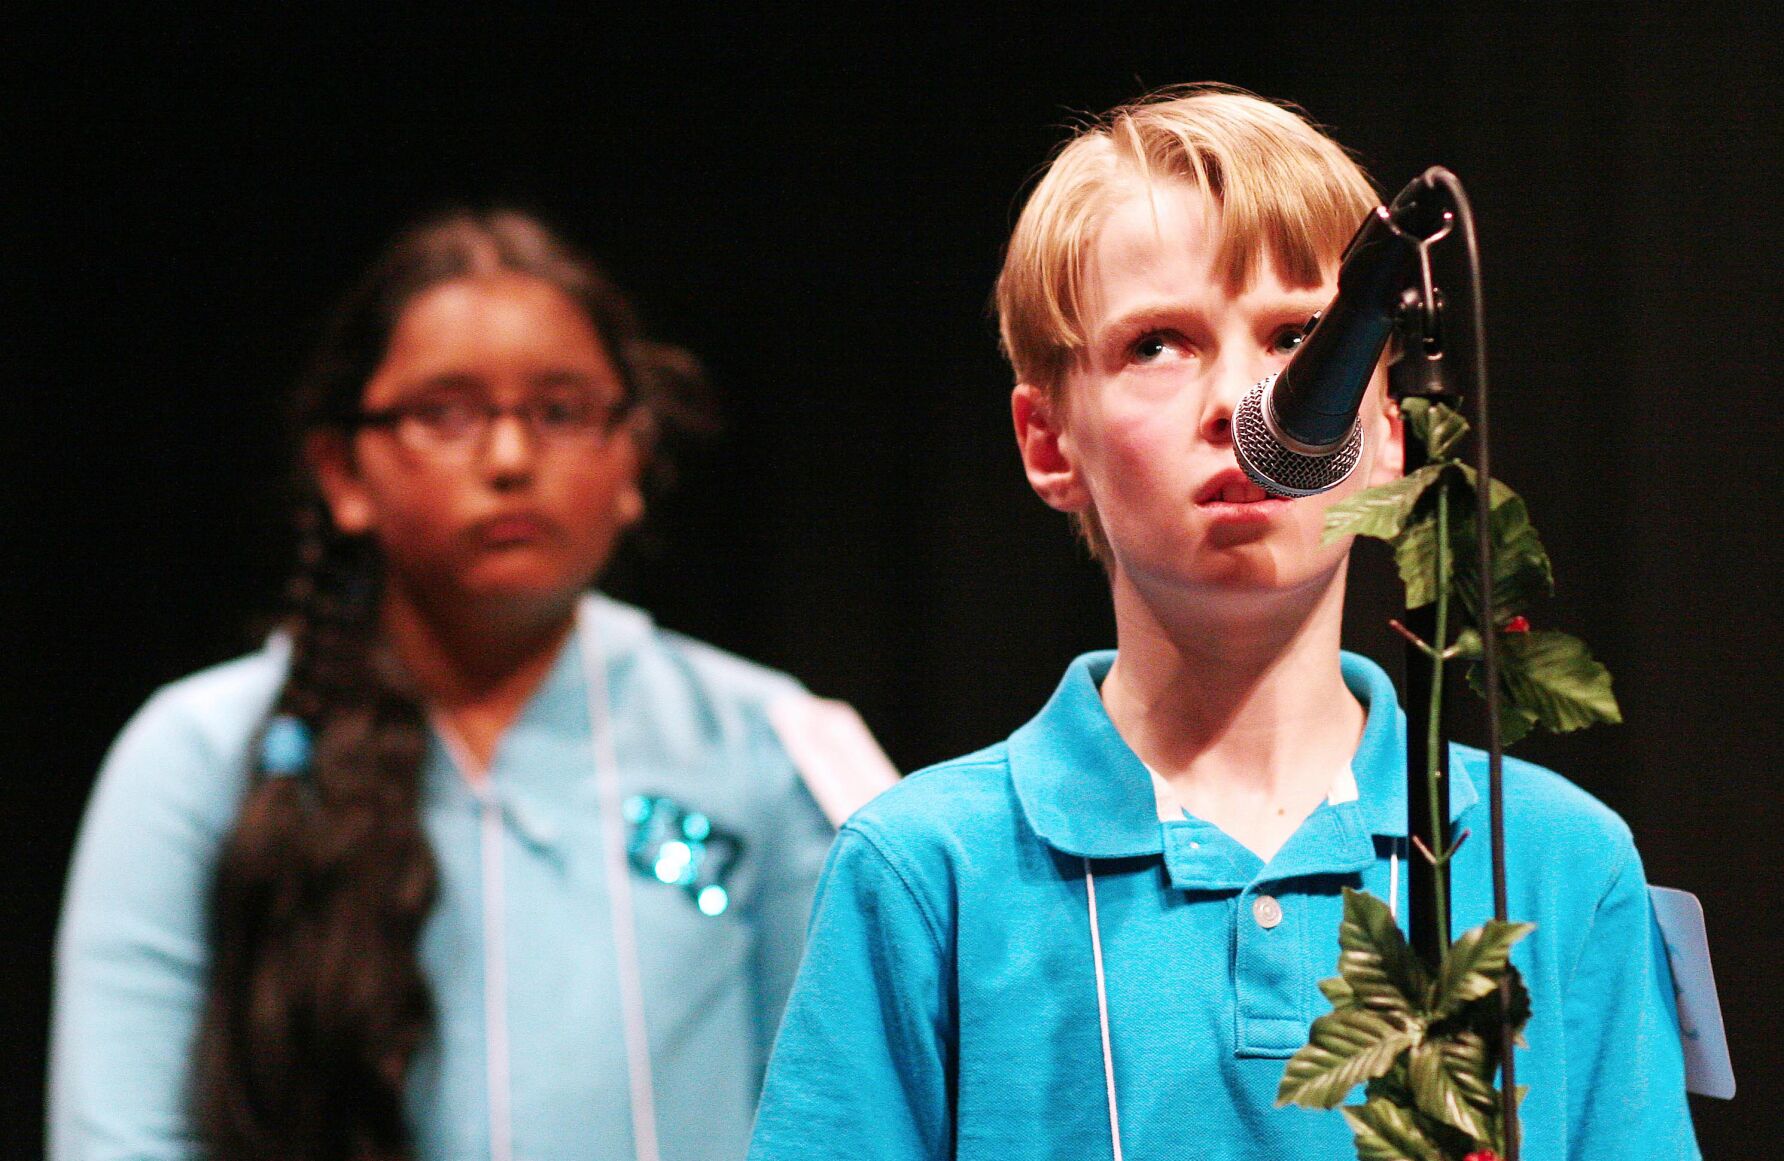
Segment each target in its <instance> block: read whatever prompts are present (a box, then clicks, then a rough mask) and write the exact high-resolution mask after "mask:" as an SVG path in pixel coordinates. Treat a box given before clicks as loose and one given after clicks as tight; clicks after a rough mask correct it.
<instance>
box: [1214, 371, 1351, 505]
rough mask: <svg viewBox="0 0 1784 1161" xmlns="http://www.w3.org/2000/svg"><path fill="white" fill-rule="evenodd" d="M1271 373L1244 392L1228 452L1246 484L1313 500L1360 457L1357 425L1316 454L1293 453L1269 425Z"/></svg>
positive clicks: (1340, 480)
mask: <svg viewBox="0 0 1784 1161" xmlns="http://www.w3.org/2000/svg"><path fill="white" fill-rule="evenodd" d="M1275 382H1276V376H1275V375H1271V376H1270V377H1269V378H1268V379H1265V380H1263V381H1262V382H1260V383H1258V384H1257V385H1256V386H1255V387H1253V388H1252V389H1251V390H1250V391H1247V392H1246V393H1245V398H1244V399H1241V400H1240V401H1239V409H1238V410H1237V411H1235V412H1234V413H1233V453H1234V455H1235V456H1236V457H1237V458H1238V460H1239V467H1240V468H1242V469H1244V472H1245V474H1246V475H1247V476H1249V477H1250V478H1251V482H1252V483H1254V484H1256V485H1257V486H1258V487H1260V488H1262V489H1263V490H1264V491H1266V492H1268V493H1269V494H1270V495H1272V496H1281V497H1285V498H1288V499H1294V498H1296V497H1300V496H1317V495H1319V494H1320V493H1321V492H1329V491H1331V490H1332V489H1333V488H1336V487H1337V486H1338V485H1339V484H1342V483H1343V482H1344V481H1345V480H1346V479H1348V478H1349V477H1350V474H1351V472H1353V471H1355V470H1356V466H1357V463H1358V461H1360V460H1361V459H1362V458H1363V425H1362V423H1361V422H1357V423H1353V424H1351V428H1350V434H1349V435H1347V436H1345V437H1344V438H1343V439H1342V440H1340V441H1339V442H1338V443H1336V444H1334V445H1333V446H1332V447H1331V448H1329V449H1319V451H1318V454H1313V455H1310V454H1308V453H1307V452H1306V451H1297V450H1296V449H1295V447H1294V446H1291V445H1292V444H1293V442H1294V441H1292V440H1290V439H1289V438H1288V437H1287V436H1285V435H1283V434H1282V432H1281V431H1279V430H1278V429H1277V427H1276V424H1275V423H1273V422H1272V421H1271V414H1270V388H1271V387H1272V386H1273V385H1274V384H1275Z"/></svg>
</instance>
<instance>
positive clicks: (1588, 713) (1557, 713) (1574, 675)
mask: <svg viewBox="0 0 1784 1161" xmlns="http://www.w3.org/2000/svg"><path fill="white" fill-rule="evenodd" d="M1500 641H1501V642H1502V646H1501V648H1500V652H1499V659H1500V673H1501V676H1502V677H1503V679H1504V681H1505V693H1506V696H1507V698H1508V699H1509V700H1510V701H1511V702H1512V704H1514V705H1516V706H1517V707H1518V708H1520V709H1522V710H1524V711H1526V712H1527V713H1528V714H1529V715H1530V716H1531V717H1532V718H1533V719H1535V720H1536V721H1537V722H1539V723H1540V724H1541V725H1542V726H1543V728H1545V729H1548V730H1553V731H1554V732H1556V733H1565V732H1566V731H1568V730H1577V729H1580V728H1582V727H1584V726H1590V725H1593V724H1595V723H1597V722H1612V723H1615V722H1620V721H1622V720H1623V714H1622V711H1621V710H1619V709H1618V708H1617V699H1616V696H1615V695H1614V694H1612V693H1611V675H1610V671H1609V670H1607V669H1606V668H1605V667H1604V666H1603V665H1600V664H1599V663H1598V662H1597V661H1595V660H1593V658H1592V654H1591V653H1590V652H1589V651H1588V650H1587V649H1586V644H1585V642H1583V641H1581V640H1580V639H1579V638H1577V637H1572V636H1569V635H1568V634H1566V633H1558V632H1556V631H1554V630H1552V629H1537V630H1532V631H1531V632H1528V633H1507V634H1504V635H1503V636H1501V638H1500Z"/></svg>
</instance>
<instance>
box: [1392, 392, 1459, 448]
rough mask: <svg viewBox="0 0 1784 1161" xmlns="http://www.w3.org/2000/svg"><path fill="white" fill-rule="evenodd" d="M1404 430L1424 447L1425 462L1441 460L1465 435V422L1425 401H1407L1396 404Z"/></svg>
mask: <svg viewBox="0 0 1784 1161" xmlns="http://www.w3.org/2000/svg"><path fill="white" fill-rule="evenodd" d="M1400 414H1401V416H1402V417H1403V418H1404V419H1405V421H1406V427H1407V429H1408V430H1409V431H1410V432H1411V433H1412V434H1413V435H1415V436H1417V437H1418V439H1419V441H1420V442H1421V443H1423V444H1424V445H1425V458H1426V459H1431V460H1437V459H1442V458H1443V456H1444V454H1445V453H1446V452H1448V451H1449V450H1450V448H1452V447H1454V446H1455V445H1456V441H1457V440H1459V439H1461V438H1462V437H1463V436H1464V435H1466V434H1468V421H1467V420H1466V419H1463V418H1462V416H1461V414H1460V413H1459V412H1457V411H1456V410H1455V409H1454V408H1451V407H1449V406H1447V405H1445V404H1442V403H1432V402H1431V401H1430V400H1428V399H1407V400H1404V401H1403V402H1401V404H1400Z"/></svg>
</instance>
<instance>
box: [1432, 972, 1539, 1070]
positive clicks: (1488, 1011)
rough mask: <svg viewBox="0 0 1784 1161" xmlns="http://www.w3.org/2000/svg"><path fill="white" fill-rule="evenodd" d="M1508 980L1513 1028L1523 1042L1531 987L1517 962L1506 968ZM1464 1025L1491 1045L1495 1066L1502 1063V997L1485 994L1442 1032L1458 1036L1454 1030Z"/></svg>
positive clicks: (1467, 1007) (1448, 1035)
mask: <svg viewBox="0 0 1784 1161" xmlns="http://www.w3.org/2000/svg"><path fill="white" fill-rule="evenodd" d="M1506 979H1507V981H1508V983H1509V985H1510V990H1511V1013H1510V1014H1511V1028H1512V1031H1513V1032H1514V1033H1516V1034H1518V1042H1519V1043H1520V1044H1521V1043H1523V1037H1522V1033H1523V1030H1524V1025H1525V1024H1527V1023H1529V1022H1530V989H1529V988H1527V987H1525V986H1524V977H1523V976H1522V975H1521V974H1520V973H1519V972H1518V969H1517V967H1516V965H1512V966H1509V967H1507V968H1506ZM1455 1028H1461V1029H1464V1030H1467V1031H1472V1032H1473V1033H1475V1034H1476V1035H1477V1036H1479V1037H1480V1038H1481V1039H1482V1040H1483V1041H1484V1042H1485V1043H1486V1045H1487V1050H1488V1052H1489V1053H1491V1061H1492V1067H1494V1068H1497V1067H1498V1066H1499V997H1498V995H1496V994H1495V995H1487V996H1482V997H1481V998H1480V999H1478V1000H1475V1001H1473V1002H1472V1003H1470V1004H1468V1005H1467V1006H1466V1007H1464V1008H1463V1009H1462V1010H1461V1012H1459V1013H1458V1014H1457V1015H1456V1016H1455V1017H1454V1018H1453V1019H1451V1020H1447V1021H1445V1022H1444V1025H1443V1029H1444V1030H1443V1032H1442V1035H1444V1036H1446V1037H1454V1036H1455V1035H1456V1033H1455V1032H1454V1031H1452V1029H1455Z"/></svg>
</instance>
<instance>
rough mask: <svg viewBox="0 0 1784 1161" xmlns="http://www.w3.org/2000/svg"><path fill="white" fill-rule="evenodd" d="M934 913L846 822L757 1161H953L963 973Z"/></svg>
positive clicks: (766, 1105) (773, 1069)
mask: <svg viewBox="0 0 1784 1161" xmlns="http://www.w3.org/2000/svg"><path fill="white" fill-rule="evenodd" d="M950 945H951V940H950V939H949V938H948V937H947V936H946V934H945V932H944V930H943V925H942V922H941V919H940V917H939V916H938V915H937V914H935V909H934V908H932V907H928V906H925V904H924V902H923V901H922V900H921V898H920V897H919V895H918V894H916V893H915V892H913V890H912V888H911V885H910V882H909V880H908V878H907V876H906V875H903V874H901V873H900V870H899V868H898V866H897V865H896V864H895V863H894V862H892V861H890V860H889V859H888V858H887V856H886V854H885V853H884V852H883V850H882V849H881V847H880V846H879V845H877V844H876V843H875V841H874V840H873V839H871V838H869V837H868V835H867V834H866V833H865V832H864V831H863V830H861V829H859V828H858V827H857V825H856V824H853V823H852V824H850V825H849V826H847V827H845V828H844V829H843V830H842V832H841V833H840V834H839V835H838V836H837V840H836V845H835V846H834V847H833V848H832V850H831V853H830V859H829V862H828V864H827V866H826V867H825V870H824V877H823V880H822V882H821V883H820V884H819V887H818V895H817V900H816V902H815V904H814V908H813V911H812V922H811V929H810V931H809V933H808V936H807V939H806V949H805V961H804V963H803V964H802V965H801V966H800V969H799V976H798V980H797V982H796V983H795V984H794V986H793V994H792V997H791V999H790V1000H789V1001H788V1004H787V1013H786V1019H785V1020H784V1021H783V1022H782V1024H781V1030H780V1036H779V1039H778V1040H777V1041H776V1044H775V1048H774V1056H773V1059H772V1060H771V1061H770V1063H769V1067H768V1080H767V1084H766V1085H765V1087H764V1089H763V1093H762V1104H761V1108H760V1110H759V1112H758V1113H757V1117H756V1130H755V1137H754V1139H753V1141H752V1142H751V1146H750V1154H749V1155H750V1159H751V1161H805V1159H812V1161H816V1159H818V1158H824V1159H830V1158H836V1157H848V1158H851V1159H858V1161H876V1159H884V1161H928V1159H937V1161H939V1159H942V1158H947V1157H951V1156H952V1155H953V1133H954V1129H953V1108H952V1091H953V1075H954V1042H955V1031H954V1029H955V1014H954V999H953V995H954V992H953V986H952V982H953V971H952V968H951V967H950V963H951V957H950V956H949V954H948V952H947V950H946V949H947V948H948V947H949V946H950Z"/></svg>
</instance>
